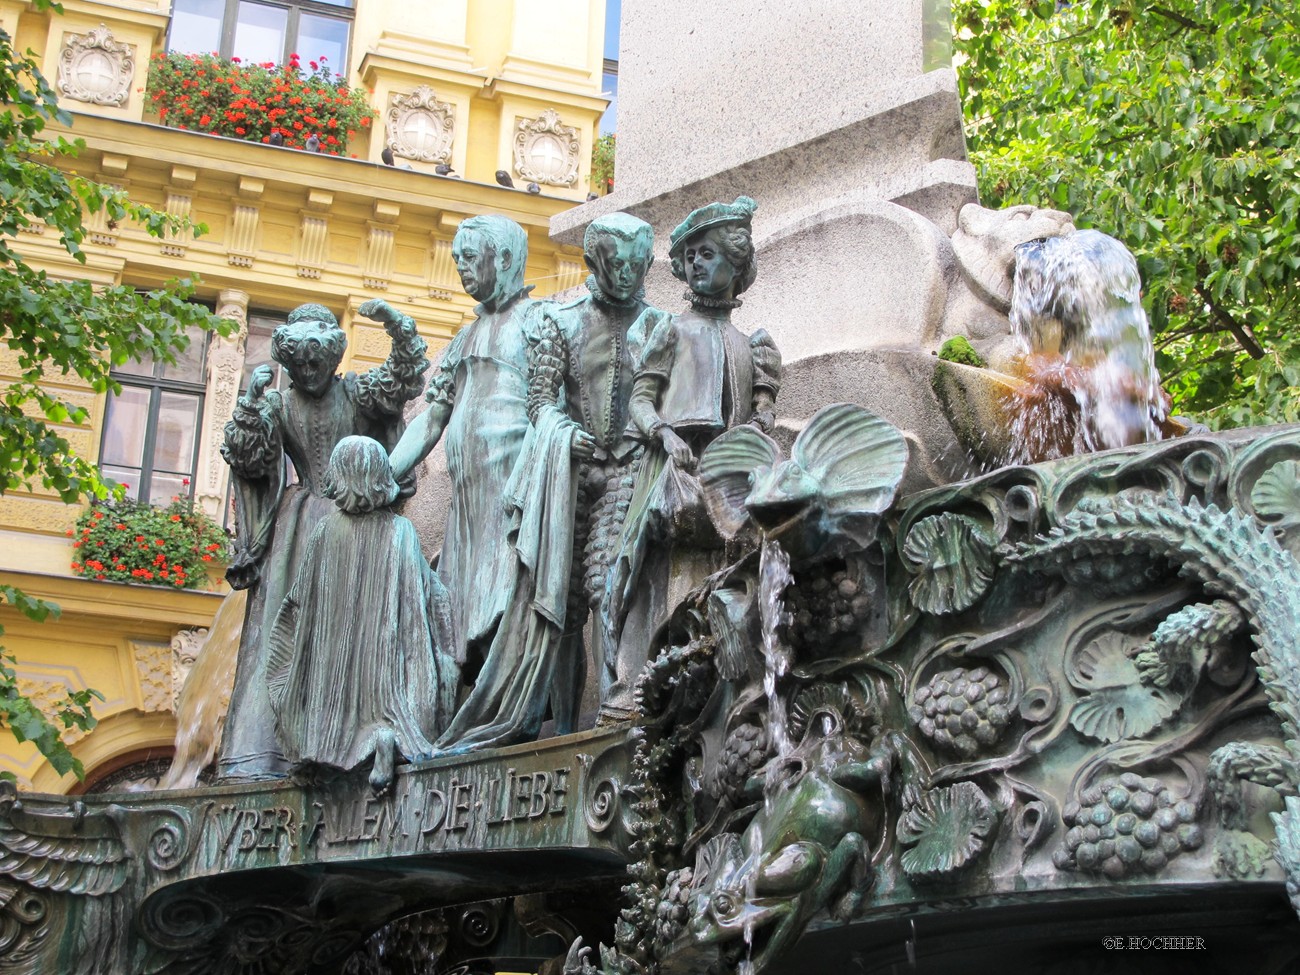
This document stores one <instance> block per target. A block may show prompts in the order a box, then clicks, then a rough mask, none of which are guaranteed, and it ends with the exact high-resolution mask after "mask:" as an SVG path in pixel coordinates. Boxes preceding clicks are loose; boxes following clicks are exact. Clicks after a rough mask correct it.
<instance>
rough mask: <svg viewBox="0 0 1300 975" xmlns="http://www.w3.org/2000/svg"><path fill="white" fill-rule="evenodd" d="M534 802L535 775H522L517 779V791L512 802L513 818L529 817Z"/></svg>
mask: <svg viewBox="0 0 1300 975" xmlns="http://www.w3.org/2000/svg"><path fill="white" fill-rule="evenodd" d="M532 804H533V777H532V776H531V775H521V776H519V777H518V778H517V779H515V792H514V796H513V801H512V802H511V803H510V807H511V815H510V818H511V819H527V818H528V815H529V814H528V810H529V807H531V806H532Z"/></svg>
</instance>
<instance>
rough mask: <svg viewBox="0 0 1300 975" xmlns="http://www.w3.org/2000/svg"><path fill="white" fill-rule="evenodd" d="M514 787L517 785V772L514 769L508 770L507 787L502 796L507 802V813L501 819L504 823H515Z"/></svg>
mask: <svg viewBox="0 0 1300 975" xmlns="http://www.w3.org/2000/svg"><path fill="white" fill-rule="evenodd" d="M514 785H515V770H514V769H512V768H508V769H506V787H505V789H504V790H503V794H502V798H503V799H504V800H505V811H504V814H503V815H502V817H501V821H502V822H503V823H509V822H513V821H514V818H515V812H514V793H513V789H514Z"/></svg>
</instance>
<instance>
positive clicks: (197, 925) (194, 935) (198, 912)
mask: <svg viewBox="0 0 1300 975" xmlns="http://www.w3.org/2000/svg"><path fill="white" fill-rule="evenodd" d="M140 920H141V926H142V927H143V928H144V932H145V936H146V937H148V939H149V940H150V941H152V942H153V943H154V944H156V945H158V946H159V947H162V948H169V949H172V950H176V951H179V950H182V949H185V948H192V947H195V946H197V945H201V944H203V943H204V942H206V941H207V940H208V939H209V938H210V937H212V935H213V934H215V933H216V931H217V930H218V929H219V928H220V927H221V926H222V924H223V923H225V915H224V913H223V911H222V910H221V908H220V907H218V906H217V904H216V902H215V901H213V900H210V899H209V898H207V897H204V896H202V895H200V894H193V893H190V894H179V895H177V896H174V897H169V896H167V894H166V893H165V892H164V893H162V894H160V895H158V896H155V897H152V898H150V899H149V900H148V901H146V902H145V905H144V911H143V914H142V916H141V919H140Z"/></svg>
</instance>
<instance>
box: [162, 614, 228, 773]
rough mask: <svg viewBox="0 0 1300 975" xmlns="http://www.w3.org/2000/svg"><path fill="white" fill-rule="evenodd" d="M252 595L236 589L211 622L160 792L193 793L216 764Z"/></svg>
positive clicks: (185, 692)
mask: <svg viewBox="0 0 1300 975" xmlns="http://www.w3.org/2000/svg"><path fill="white" fill-rule="evenodd" d="M247 604H248V591H247V590H242V589H241V590H236V591H234V592H232V593H230V595H228V596H227V597H226V598H225V599H224V600H222V602H221V605H220V606H219V607H217V613H216V616H214V617H213V619H212V628H211V629H210V630H208V638H207V640H206V641H204V644H203V647H202V649H200V650H199V654H198V657H197V658H196V659H195V661H194V668H193V669H192V670H191V671H190V674H189V677H187V678H186V679H185V686H184V687H183V688H182V689H181V697H180V701H179V702H178V704H177V706H176V754H175V756H173V758H172V765H171V768H169V769H168V770H167V774H166V775H165V776H163V779H162V781H161V782H160V783H159V784H158V787H159V788H160V789H192V788H194V787H195V786H196V785H198V784H199V774H200V773H201V772H202V771H203V770H204V769H205V768H207V767H208V766H209V765H211V764H212V761H213V759H214V758H215V757H216V754H217V748H218V746H219V745H220V744H221V731H222V728H223V727H224V726H225V722H226V709H227V708H229V706H230V691H231V689H232V688H233V686H234V683H235V657H236V655H237V653H238V650H239V634H240V631H241V630H242V629H243V627H244V611H245V608H246V606H247Z"/></svg>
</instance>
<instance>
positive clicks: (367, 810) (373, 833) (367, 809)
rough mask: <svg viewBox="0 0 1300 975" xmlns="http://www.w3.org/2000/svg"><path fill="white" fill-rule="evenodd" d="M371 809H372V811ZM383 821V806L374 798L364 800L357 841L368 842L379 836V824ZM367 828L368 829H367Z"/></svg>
mask: <svg viewBox="0 0 1300 975" xmlns="http://www.w3.org/2000/svg"><path fill="white" fill-rule="evenodd" d="M372 807H374V808H373V809H372ZM383 820H384V804H383V802H381V801H380V800H379V799H375V798H374V797H371V798H368V799H367V800H366V804H365V806H364V807H363V808H362V810H361V833H360V835H358V836H357V839H359V840H361V841H362V842H369V841H370V840H373V839H376V838H378V836H379V824H380V823H382V822H383ZM367 827H369V828H367Z"/></svg>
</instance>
